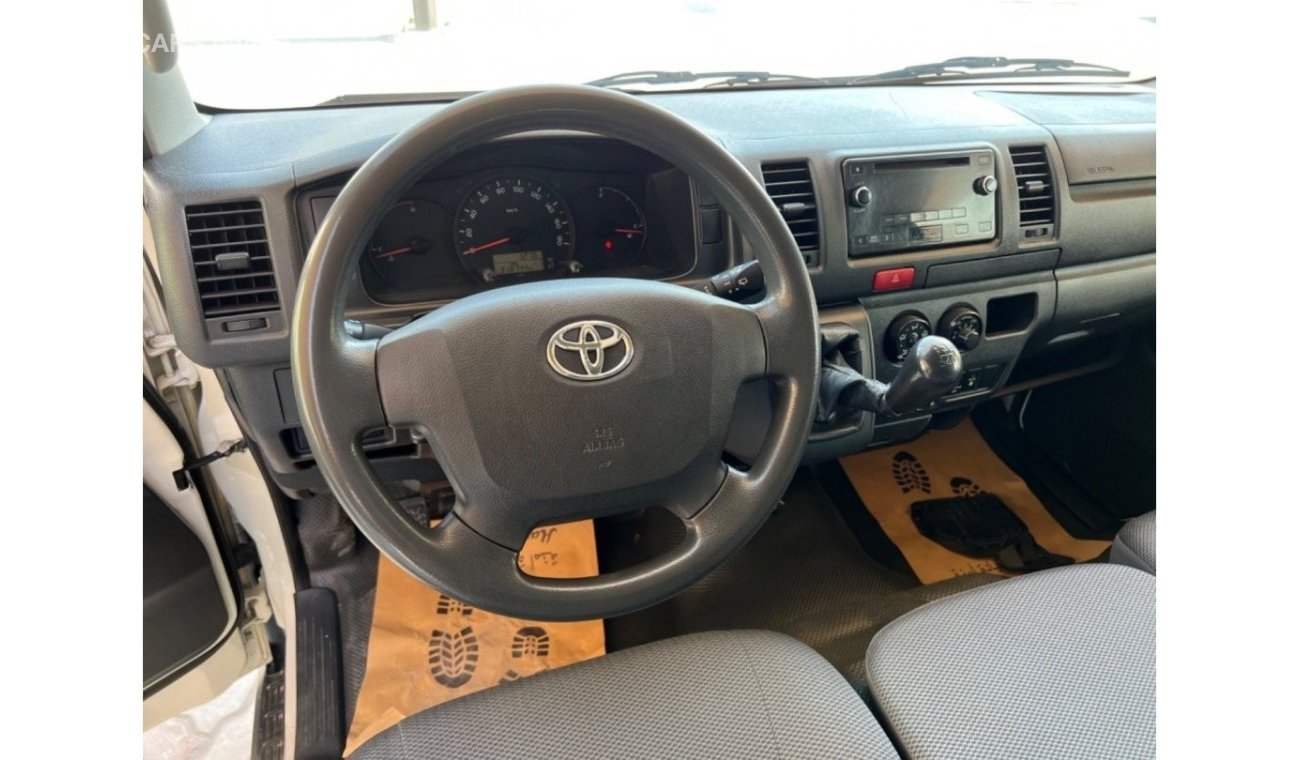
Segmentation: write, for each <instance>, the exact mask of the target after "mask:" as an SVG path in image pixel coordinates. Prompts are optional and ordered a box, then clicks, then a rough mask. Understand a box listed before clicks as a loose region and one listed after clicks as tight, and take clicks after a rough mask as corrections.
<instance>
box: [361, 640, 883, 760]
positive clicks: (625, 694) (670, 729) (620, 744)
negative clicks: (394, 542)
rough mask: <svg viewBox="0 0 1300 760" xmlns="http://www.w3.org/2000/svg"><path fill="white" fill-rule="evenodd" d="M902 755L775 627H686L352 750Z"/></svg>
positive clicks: (374, 753)
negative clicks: (694, 629)
mask: <svg viewBox="0 0 1300 760" xmlns="http://www.w3.org/2000/svg"><path fill="white" fill-rule="evenodd" d="M442 757H461V758H505V757H511V758H515V757H563V758H591V759H592V760H597V759H599V760H607V758H613V757H617V758H651V757H655V758H663V757H672V758H716V757H745V758H786V759H787V760H789V758H801V757H807V758H814V757H816V758H823V757H835V758H891V759H892V760H897V758H898V753H897V752H896V751H895V750H894V747H893V745H892V744H890V742H889V739H888V738H887V737H886V736H885V733H884V730H883V729H881V727H880V724H879V723H877V722H876V719H875V718H874V717H873V716H872V714H871V711H870V710H868V709H867V706H866V705H865V704H864V703H863V701H862V699H861V698H860V697H859V696H858V695H857V693H856V692H854V691H853V689H852V687H850V686H849V684H848V682H847V681H845V680H844V678H843V677H842V676H841V675H840V674H839V673H838V672H837V671H836V670H835V669H834V668H833V667H832V666H831V664H830V663H828V662H827V661H826V660H824V659H822V657H821V656H820V655H818V654H817V653H816V652H814V651H813V650H811V649H809V648H808V647H807V646H806V645H804V644H802V643H800V642H798V641H796V640H794V639H792V638H790V637H789V636H785V635H782V634H779V633H771V632H767V631H716V632H711V633H698V634H691V635H688V636H680V637H677V638H673V639H666V640H663V641H657V642H654V643H651V644H646V645H643V646H639V647H634V648H632V649H627V650H623V651H619V652H614V653H613V654H610V655H608V656H606V657H601V658H598V659H595V660H588V661H586V662H582V663H579V664H577V665H572V666H569V667H566V668H561V669H559V670H553V671H549V672H545V673H541V674H539V675H536V676H533V677H531V678H527V679H524V680H521V681H514V682H511V683H507V684H504V685H501V686H498V687H495V688H492V689H488V690H486V691H481V692H478V693H476V694H471V695H469V696H466V697H462V698H461V699H458V700H456V701H454V702H449V703H447V704H444V705H439V706H437V707H433V708H431V709H428V710H425V711H424V712H422V713H418V714H416V715H412V716H410V717H408V718H406V719H404V720H403V721H402V722H400V723H398V724H397V725H395V726H393V727H392V728H390V729H388V730H387V731H384V732H383V733H381V734H379V735H377V736H375V737H374V738H373V739H371V740H370V741H368V742H366V743H365V744H363V745H362V746H361V747H360V748H358V749H357V751H356V752H354V753H353V754H352V758H354V759H355V760H378V759H380V758H382V759H383V760H393V759H398V760H417V759H418V760H426V759H427V758H442Z"/></svg>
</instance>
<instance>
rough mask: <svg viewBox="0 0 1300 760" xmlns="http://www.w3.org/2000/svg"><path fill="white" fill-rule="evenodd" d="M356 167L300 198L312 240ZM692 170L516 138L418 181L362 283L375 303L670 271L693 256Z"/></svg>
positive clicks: (364, 264) (369, 251) (604, 144)
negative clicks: (550, 281) (570, 279)
mask: <svg viewBox="0 0 1300 760" xmlns="http://www.w3.org/2000/svg"><path fill="white" fill-rule="evenodd" d="M343 181H346V177H343V178H338V179H337V180H331V181H328V182H326V183H323V184H321V185H320V186H317V187H312V188H309V189H307V190H306V191H305V192H303V193H302V194H301V195H300V197H299V211H300V215H301V217H302V218H303V219H305V220H308V221H309V226H308V228H307V229H306V230H305V238H306V239H307V240H310V239H311V237H312V236H314V233H315V227H316V225H319V224H320V222H321V220H323V218H324V216H325V214H326V213H328V211H329V208H330V206H331V205H332V203H333V200H334V198H335V197H337V195H338V193H339V192H340V191H341V190H342V184H343ZM690 233H691V187H690V182H689V179H688V178H687V176H686V175H685V174H684V173H682V172H681V171H678V170H676V169H673V168H672V167H670V166H668V165H667V164H665V163H664V162H663V161H662V160H661V159H659V158H657V157H656V156H653V155H651V154H649V153H646V152H645V151H642V150H640V149H639V148H635V147H633V146H630V145H627V144H624V143H617V142H612V141H607V140H592V139H586V140H581V139H563V138H551V139H544V140H540V141H529V142H522V141H506V142H502V143H499V144H494V145H490V146H486V147H480V148H478V149H475V150H472V151H469V152H467V153H465V154H462V155H461V156H459V157H458V158H457V159H456V160H454V161H452V162H449V163H448V164H446V165H444V166H441V167H438V168H437V169H436V170H435V172H434V173H432V174H430V175H429V176H427V177H425V178H424V179H423V180H421V181H420V182H418V183H417V184H416V185H415V186H414V187H412V188H411V189H410V190H409V191H408V192H407V193H406V194H405V195H404V196H403V197H402V198H401V199H400V200H398V202H397V203H396V204H394V206H393V207H392V208H390V209H388V210H387V212H386V213H385V214H384V216H383V218H382V219H381V220H380V222H379V226H378V228H377V229H376V230H375V233H374V235H373V237H372V238H371V240H370V242H369V244H368V245H367V246H366V250H365V251H364V252H363V253H362V256H361V264H360V270H359V281H360V286H361V290H362V291H363V295H364V296H365V297H366V298H368V299H369V300H370V301H371V302H373V303H374V304H376V305H381V306H382V305H410V304H421V303H426V304H434V303H440V302H445V301H448V300H452V299H455V298H460V297H463V296H466V295H470V294H472V293H475V292H478V291H480V290H484V289H488V288H493V287H501V286H506V285H511V284H516V283H521V282H529V281H534V280H542V279H557V278H568V277H584V276H593V275H594V276H614V277H639V278H645V279H660V280H662V279H671V278H673V277H678V276H681V275H684V274H686V273H687V272H689V271H690V270H691V269H692V268H694V266H695V252H694V249H693V241H692V239H691V234H690Z"/></svg>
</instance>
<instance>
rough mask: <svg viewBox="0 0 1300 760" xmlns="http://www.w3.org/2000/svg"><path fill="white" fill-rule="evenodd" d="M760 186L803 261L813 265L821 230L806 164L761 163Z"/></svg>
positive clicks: (818, 250)
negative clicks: (773, 205)
mask: <svg viewBox="0 0 1300 760" xmlns="http://www.w3.org/2000/svg"><path fill="white" fill-rule="evenodd" d="M763 187H764V188H765V189H766V190H767V194H768V196H770V197H771V198H772V202H773V203H775V204H776V207H777V209H778V210H779V211H780V212H781V216H782V217H783V218H784V219H785V223H786V225H787V226H788V227H789V228H790V232H791V234H793V235H794V241H795V243H797V244H798V245H799V250H800V251H801V252H802V253H803V260H804V262H805V263H806V264H808V265H809V266H816V264H817V262H818V254H819V253H820V251H821V228H820V224H819V222H818V219H817V194H816V192H815V191H814V189H813V182H812V173H811V172H810V171H809V170H808V162H807V161H783V162H781V163H771V164H763Z"/></svg>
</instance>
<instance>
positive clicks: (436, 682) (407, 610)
mask: <svg viewBox="0 0 1300 760" xmlns="http://www.w3.org/2000/svg"><path fill="white" fill-rule="evenodd" d="M519 561H520V566H521V567H523V568H524V570H525V572H528V573H529V574H532V575H538V576H545V577H549V578H580V577H586V576H592V575H596V574H597V572H598V567H597V564H596V536H595V530H594V527H593V525H592V522H591V521H590V520H585V521H582V522H577V523H568V524H565V525H555V526H550V527H546V528H539V529H537V530H535V531H533V533H532V535H531V536H530V537H529V539H528V542H527V543H525V544H524V548H523V550H522V551H521V552H520V554H519ZM604 653H605V629H604V624H603V622H602V621H600V620H588V621H583V622H577V623H549V622H547V623H543V622H537V621H533V620H518V619H515V618H509V617H504V616H502V615H496V614H493V613H491V612H487V611H484V610H480V609H471V608H469V607H466V606H465V605H463V604H461V603H460V602H458V601H456V600H455V599H452V598H450V597H448V596H445V595H444V594H441V593H439V592H438V591H437V590H436V589H432V588H430V587H428V586H426V585H425V584H424V583H422V582H421V581H419V580H416V579H415V578H413V577H411V576H410V575H409V574H407V572H406V571H405V570H402V569H401V568H399V567H398V566H397V565H395V564H393V563H392V562H390V561H388V559H386V558H384V557H382V556H381V557H380V559H379V576H378V581H377V584H376V589H375V614H374V621H373V623H371V628H370V643H369V649H368V651H367V654H366V673H365V677H364V679H363V680H362V682H361V692H360V694H359V695H358V696H357V707H356V713H355V715H354V716H353V718H352V727H351V730H350V731H349V732H348V741H347V747H346V748H345V749H344V752H343V754H344V756H347V755H350V754H351V753H352V752H353V750H355V749H356V748H357V747H360V746H361V745H362V744H363V743H365V741H366V740H367V739H369V738H371V737H372V736H374V735H375V734H378V733H379V732H381V731H383V730H384V729H386V728H388V727H390V726H392V725H394V724H396V723H397V722H398V721H400V720H401V719H403V718H405V717H407V716H409V715H414V714H415V713H418V712H420V711H422V710H426V709H428V708H430V707H433V706H434V705H438V704H442V703H443V702H447V701H450V700H452V699H456V698H457V697H462V696H464V695H466V694H472V693H473V692H476V691H480V690H482V689H486V688H488V687H491V686H496V685H497V684H501V683H505V682H507V681H513V680H516V679H519V678H525V677H527V676H531V675H534V674H536V673H539V672H541V671H543V670H550V669H552V668H558V667H562V666H565V665H572V664H573V663H575V662H580V661H582V660H587V659H591V658H593V657H599V656H600V655H603V654H604Z"/></svg>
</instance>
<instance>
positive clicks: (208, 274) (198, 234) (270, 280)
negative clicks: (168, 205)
mask: <svg viewBox="0 0 1300 760" xmlns="http://www.w3.org/2000/svg"><path fill="white" fill-rule="evenodd" d="M185 226H186V228H187V229H188V230H189V238H190V258H191V259H192V260H193V262H194V277H195V280H196V281H197V282H198V285H199V298H200V299H201V300H202V301H203V316H204V317H207V318H209V319H211V318H214V317H229V316H234V315H236V314H249V313H252V312H259V311H272V310H275V309H278V308H279V307H280V295H279V293H278V292H277V290H276V287H275V271H274V270H273V269H272V268H271V250H270V248H269V247H268V246H267V243H266V221H265V219H264V218H263V216H262V204H261V203H259V202H257V201H236V202H233V203H213V204H209V205H204V206H187V207H186V208H185Z"/></svg>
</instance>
